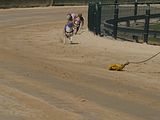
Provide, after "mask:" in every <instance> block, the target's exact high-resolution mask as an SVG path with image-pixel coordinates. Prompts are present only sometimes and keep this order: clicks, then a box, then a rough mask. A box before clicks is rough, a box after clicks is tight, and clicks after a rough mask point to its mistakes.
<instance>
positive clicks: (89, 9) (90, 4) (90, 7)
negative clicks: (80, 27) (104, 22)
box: [88, 2, 92, 31]
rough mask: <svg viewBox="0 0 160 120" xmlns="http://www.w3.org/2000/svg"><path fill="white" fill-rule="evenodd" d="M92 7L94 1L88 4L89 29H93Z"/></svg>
mask: <svg viewBox="0 0 160 120" xmlns="http://www.w3.org/2000/svg"><path fill="white" fill-rule="evenodd" d="M91 9H92V3H91V2H89V4H88V29H89V30H90V31H91V19H92V18H91Z"/></svg>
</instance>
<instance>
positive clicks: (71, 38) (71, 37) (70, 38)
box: [69, 36, 73, 44]
mask: <svg viewBox="0 0 160 120" xmlns="http://www.w3.org/2000/svg"><path fill="white" fill-rule="evenodd" d="M69 40H70V44H72V40H73V36H70V37H69Z"/></svg>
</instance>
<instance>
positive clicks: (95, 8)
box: [88, 2, 101, 35]
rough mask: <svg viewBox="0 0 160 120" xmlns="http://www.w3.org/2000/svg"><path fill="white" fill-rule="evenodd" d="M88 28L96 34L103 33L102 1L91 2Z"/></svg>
mask: <svg viewBox="0 0 160 120" xmlns="http://www.w3.org/2000/svg"><path fill="white" fill-rule="evenodd" d="M88 6H89V7H88V29H89V30H90V31H92V32H94V33H95V34H96V35H99V34H101V2H98V3H95V2H89V5H88Z"/></svg>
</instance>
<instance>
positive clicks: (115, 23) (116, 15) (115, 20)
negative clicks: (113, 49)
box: [113, 0, 119, 39]
mask: <svg viewBox="0 0 160 120" xmlns="http://www.w3.org/2000/svg"><path fill="white" fill-rule="evenodd" d="M114 4H115V5H114V27H113V37H114V39H117V27H118V14H119V5H118V0H115V2H114Z"/></svg>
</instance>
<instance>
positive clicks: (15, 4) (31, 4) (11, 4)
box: [0, 0, 51, 8]
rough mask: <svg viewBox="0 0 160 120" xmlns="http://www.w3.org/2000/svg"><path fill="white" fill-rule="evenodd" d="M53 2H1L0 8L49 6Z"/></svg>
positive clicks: (0, 0)
mask: <svg viewBox="0 0 160 120" xmlns="http://www.w3.org/2000/svg"><path fill="white" fill-rule="evenodd" d="M50 4H51V0H0V8H12V7H38V6H49V5H50Z"/></svg>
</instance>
